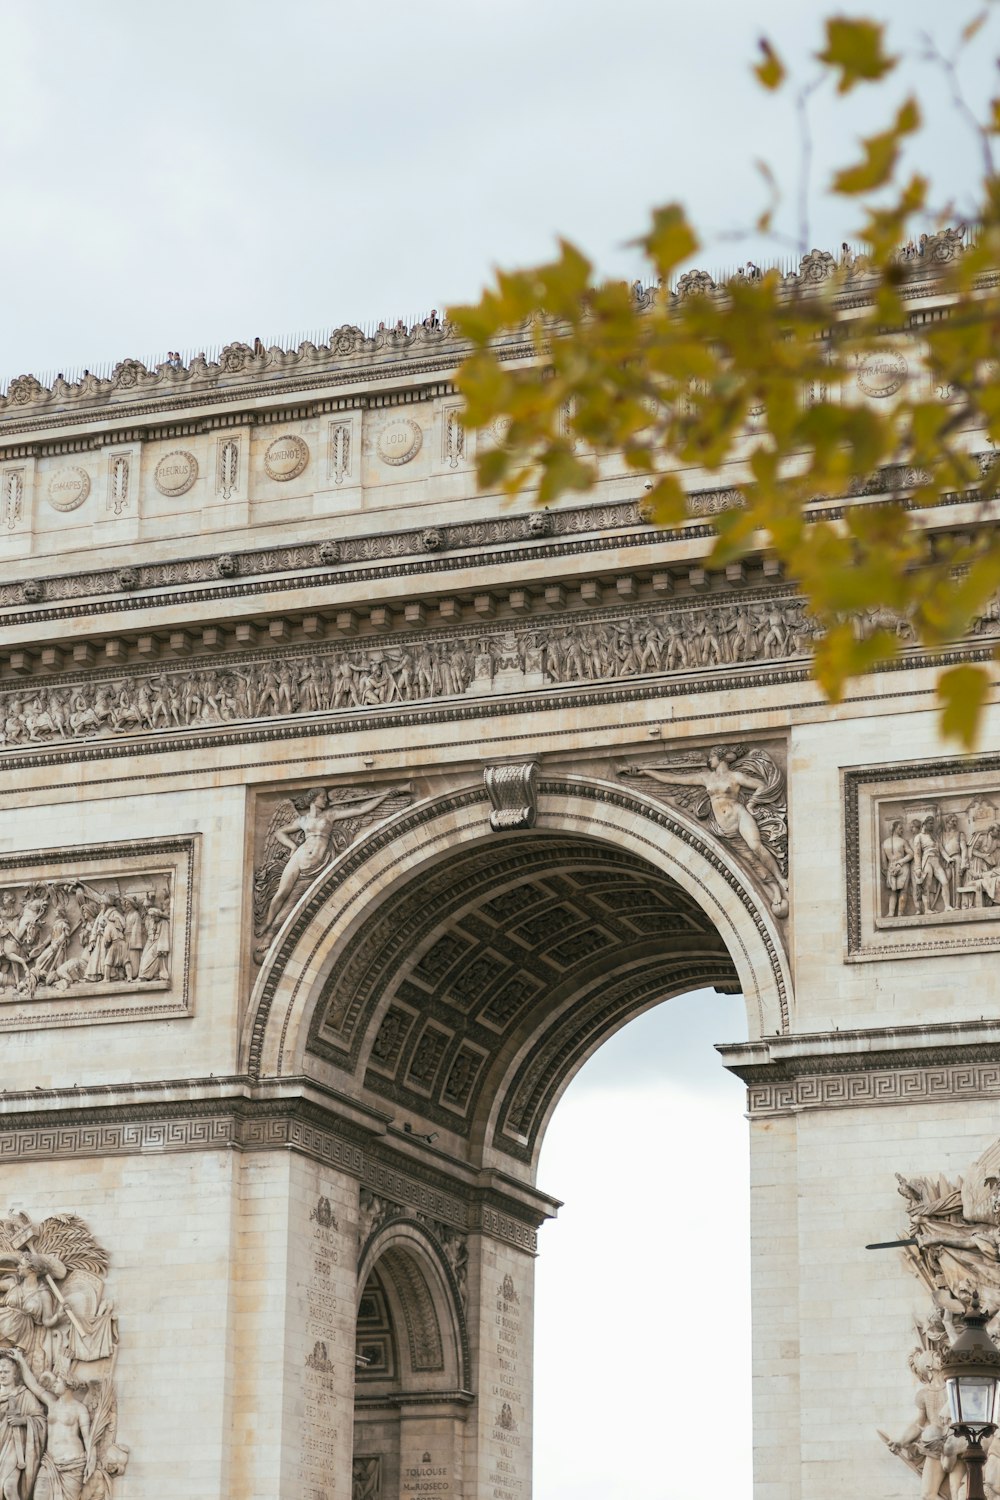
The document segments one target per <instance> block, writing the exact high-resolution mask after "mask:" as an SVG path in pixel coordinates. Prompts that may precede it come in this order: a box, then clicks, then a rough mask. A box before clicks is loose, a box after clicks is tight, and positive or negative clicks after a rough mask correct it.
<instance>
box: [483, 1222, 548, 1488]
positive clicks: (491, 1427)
mask: <svg viewBox="0 0 1000 1500" xmlns="http://www.w3.org/2000/svg"><path fill="white" fill-rule="evenodd" d="M469 1259H470V1266H471V1267H472V1268H473V1272H472V1274H470V1313H469V1320H470V1327H469V1340H470V1344H471V1351H472V1366H473V1371H474V1374H475V1384H476V1391H477V1396H478V1399H477V1401H476V1406H475V1420H474V1425H473V1424H472V1423H471V1422H470V1432H469V1435H468V1460H469V1462H468V1472H469V1474H470V1476H473V1477H472V1478H470V1486H469V1489H470V1493H471V1494H472V1495H477V1496H478V1495H490V1496H493V1497H495V1500H529V1497H530V1495H531V1438H532V1428H531V1420H532V1345H533V1338H534V1289H535V1261H534V1256H533V1254H532V1253H531V1252H530V1251H528V1250H524V1249H519V1248H517V1246H515V1245H512V1244H508V1243H505V1242H503V1241H501V1240H496V1239H493V1238H491V1237H489V1236H487V1235H481V1234H480V1235H472V1236H470V1243H469Z"/></svg>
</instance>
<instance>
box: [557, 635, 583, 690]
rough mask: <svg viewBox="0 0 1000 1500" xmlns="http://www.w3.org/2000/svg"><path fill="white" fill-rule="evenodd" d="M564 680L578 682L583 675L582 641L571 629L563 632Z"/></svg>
mask: <svg viewBox="0 0 1000 1500" xmlns="http://www.w3.org/2000/svg"><path fill="white" fill-rule="evenodd" d="M562 654H563V676H562V680H563V682H576V681H578V680H579V679H580V678H581V677H582V676H583V651H582V649H581V645H580V641H579V638H578V637H577V636H575V635H574V634H573V632H572V631H571V630H566V631H564V632H563V638H562Z"/></svg>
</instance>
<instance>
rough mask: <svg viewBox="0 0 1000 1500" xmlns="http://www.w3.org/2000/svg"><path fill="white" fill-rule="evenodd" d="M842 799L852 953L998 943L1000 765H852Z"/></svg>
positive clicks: (874, 954) (896, 952) (884, 953)
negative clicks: (870, 767) (871, 767)
mask: <svg viewBox="0 0 1000 1500" xmlns="http://www.w3.org/2000/svg"><path fill="white" fill-rule="evenodd" d="M960 767H961V769H960ZM845 797H846V824H847V858H846V870H847V882H848V890H847V908H848V957H849V958H852V959H863V958H878V957H881V956H885V957H889V956H891V957H906V956H907V955H908V954H925V953H927V952H928V951H933V950H935V949H937V950H949V949H956V948H957V949H976V948H984V947H987V948H993V947H997V946H1000V762H998V761H996V760H995V759H991V760H989V761H986V760H979V761H972V762H968V761H966V762H958V761H955V762H948V763H939V764H937V765H934V764H925V765H918V766H912V767H887V768H884V769H882V770H881V771H878V770H872V771H865V772H849V773H847V775H846V777H845Z"/></svg>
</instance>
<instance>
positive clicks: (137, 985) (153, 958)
mask: <svg viewBox="0 0 1000 1500" xmlns="http://www.w3.org/2000/svg"><path fill="white" fill-rule="evenodd" d="M196 847H197V846H196V842H195V840H194V839H171V840H156V841H151V842H149V843H143V844H120V845H108V844H105V845H100V846H98V847H96V848H89V849H79V850H66V851H63V852H60V853H59V854H58V855H50V854H45V853H39V854H17V855H11V856H6V857H4V858H3V859H0V1031H11V1030H19V1031H20V1030H24V1029H26V1028H28V1029H31V1028H36V1027H46V1026H67V1025H77V1024H83V1023H91V1022H95V1021H122V1020H130V1019H134V1020H147V1019H156V1018H159V1017H162V1016H165V1015H166V1016H174V1015H186V1014H188V991H189V982H188V981H189V969H190V962H191V951H190V950H191V907H192V901H193V895H194V878H195V869H194V866H195V856H196Z"/></svg>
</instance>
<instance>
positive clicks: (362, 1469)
mask: <svg viewBox="0 0 1000 1500" xmlns="http://www.w3.org/2000/svg"><path fill="white" fill-rule="evenodd" d="M361 1208H362V1214H363V1224H362V1229H363V1232H364V1231H367V1243H366V1245H365V1246H364V1248H363V1250H362V1255H361V1262H360V1266H359V1275H358V1286H359V1288H360V1291H359V1295H358V1307H357V1331H356V1342H355V1364H356V1369H355V1396H354V1461H353V1484H354V1493H355V1494H356V1495H358V1496H364V1495H368V1494H370V1495H371V1496H372V1497H376V1496H377V1497H380V1500H384V1497H386V1496H389V1495H399V1494H402V1493H404V1492H406V1491H407V1489H408V1488H409V1489H412V1488H413V1485H412V1484H411V1485H409V1486H407V1484H406V1482H405V1481H406V1479H407V1475H408V1473H409V1474H410V1475H411V1477H412V1475H414V1474H418V1475H419V1474H421V1473H423V1472H424V1471H426V1470H428V1469H430V1468H435V1467H438V1468H446V1469H447V1470H448V1472H452V1471H453V1470H454V1468H455V1466H456V1464H457V1465H460V1464H461V1442H462V1435H463V1427H464V1420H465V1417H466V1408H467V1406H468V1404H469V1402H470V1399H471V1398H470V1395H469V1392H468V1389H467V1386H468V1381H469V1376H468V1362H469V1345H468V1334H467V1331H466V1326H465V1316H464V1308H463V1305H462V1295H463V1283H462V1281H461V1280H460V1279H459V1277H456V1274H455V1272H456V1268H455V1267H454V1266H452V1265H451V1264H450V1263H448V1262H447V1261H446V1260H444V1259H442V1256H441V1252H440V1250H439V1248H438V1245H437V1244H436V1243H435V1241H434V1240H433V1239H432V1238H431V1237H430V1236H429V1235H428V1234H427V1232H426V1230H425V1229H424V1227H423V1226H422V1225H421V1224H419V1223H418V1222H417V1221H415V1220H412V1219H408V1218H405V1217H402V1216H400V1215H399V1214H398V1213H397V1212H396V1211H395V1210H394V1208H393V1206H392V1205H391V1204H388V1203H387V1202H386V1201H385V1200H383V1199H381V1198H379V1197H378V1196H377V1195H376V1194H374V1193H371V1192H368V1191H367V1190H364V1191H363V1194H362V1205H361ZM438 1233H439V1234H440V1233H441V1228H440V1226H438ZM459 1275H461V1270H460V1271H459Z"/></svg>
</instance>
